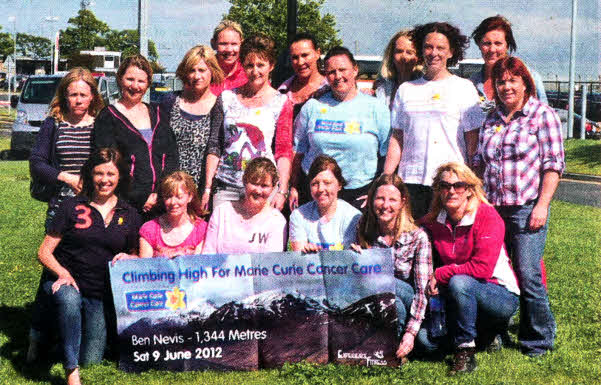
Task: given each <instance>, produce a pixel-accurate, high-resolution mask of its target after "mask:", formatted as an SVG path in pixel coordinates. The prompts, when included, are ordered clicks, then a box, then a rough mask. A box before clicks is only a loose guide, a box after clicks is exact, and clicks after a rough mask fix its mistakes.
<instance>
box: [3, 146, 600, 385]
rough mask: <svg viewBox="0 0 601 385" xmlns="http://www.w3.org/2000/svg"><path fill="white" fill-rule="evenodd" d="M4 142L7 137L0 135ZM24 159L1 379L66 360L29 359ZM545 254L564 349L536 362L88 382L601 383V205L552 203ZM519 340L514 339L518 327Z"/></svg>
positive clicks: (13, 197)
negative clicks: (451, 372)
mask: <svg viewBox="0 0 601 385" xmlns="http://www.w3.org/2000/svg"><path fill="white" fill-rule="evenodd" d="M0 143H2V141H0ZM28 183H29V181H28V170H27V163H26V162H23V161H19V162H0V213H1V215H0V276H1V277H2V279H0V384H57V383H61V381H64V380H63V379H64V372H63V369H62V367H61V365H60V364H55V365H53V366H52V367H50V368H40V367H35V366H34V367H31V366H28V365H26V364H25V363H24V357H25V351H26V347H27V332H28V324H29V319H30V311H31V303H32V301H33V297H34V294H35V290H36V288H37V284H38V280H39V276H40V272H41V268H40V266H39V264H38V263H37V262H36V250H37V247H38V245H39V243H40V241H41V240H42V237H43V231H42V227H43V220H44V214H45V206H44V204H43V203H40V202H36V201H34V200H33V199H31V198H30V197H29V195H28ZM552 206H553V207H552V216H551V225H550V226H551V227H550V235H549V238H548V240H547V249H546V253H545V260H546V263H547V269H548V272H549V277H548V280H549V291H550V298H551V306H552V309H553V311H554V313H555V317H556V319H557V324H558V337H557V349H556V350H555V351H554V352H553V353H551V354H549V355H547V356H545V357H543V358H538V359H530V358H527V357H525V356H523V355H522V354H520V353H519V351H518V350H516V349H515V348H511V347H509V348H505V349H503V350H502V351H500V352H497V353H492V354H488V353H478V355H477V359H478V364H479V367H478V370H477V371H476V372H474V373H473V374H469V375H463V376H460V377H458V378H449V377H447V375H446V372H447V370H448V364H447V363H445V362H428V361H411V362H410V363H409V364H407V365H406V366H404V367H403V368H402V370H398V369H389V368H363V367H347V366H337V365H325V366H314V365H309V364H290V365H286V366H284V367H283V368H281V369H278V370H261V371H257V372H251V373H245V372H229V373H221V372H213V371H207V372H186V373H170V372H159V371H151V372H146V373H142V374H128V373H123V372H121V371H119V370H118V369H117V363H116V362H112V361H103V363H102V364H99V365H95V366H92V367H90V368H86V369H82V371H81V372H82V380H83V383H84V384H107V385H112V384H140V385H158V384H289V383H290V384H374V385H375V384H395V383H396V384H558V385H559V384H561V385H563V384H595V383H597V384H601V280H600V279H599V277H600V276H601V258H600V256H601V209H597V208H591V207H585V206H578V205H573V204H569V203H564V202H559V201H554V202H553V205H552ZM511 331H512V337H513V338H514V339H515V334H513V333H514V332H515V330H513V329H512V330H511Z"/></svg>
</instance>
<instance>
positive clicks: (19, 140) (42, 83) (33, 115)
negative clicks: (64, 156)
mask: <svg viewBox="0 0 601 385" xmlns="http://www.w3.org/2000/svg"><path fill="white" fill-rule="evenodd" d="M63 76H65V73H59V74H55V75H34V76H31V77H30V78H29V79H27V81H26V82H25V85H24V86H23V91H22V92H21V95H20V96H19V97H18V99H15V100H11V102H12V104H13V105H14V104H15V102H16V106H15V108H16V109H17V117H16V119H15V121H14V123H13V129H12V133H11V137H10V151H11V155H12V156H13V157H18V158H22V157H26V156H28V155H29V153H30V152H31V148H32V147H33V144H34V142H35V137H36V135H37V133H38V131H40V126H41V125H42V122H43V121H44V119H46V116H47V115H48V109H49V105H50V102H51V101H52V98H53V97H54V94H55V93H56V89H57V88H58V83H59V82H60V81H61V79H62V78H63Z"/></svg>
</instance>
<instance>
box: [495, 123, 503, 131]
mask: <svg viewBox="0 0 601 385" xmlns="http://www.w3.org/2000/svg"><path fill="white" fill-rule="evenodd" d="M502 129H503V126H501V125H500V124H499V125H496V126H495V132H501V130H502Z"/></svg>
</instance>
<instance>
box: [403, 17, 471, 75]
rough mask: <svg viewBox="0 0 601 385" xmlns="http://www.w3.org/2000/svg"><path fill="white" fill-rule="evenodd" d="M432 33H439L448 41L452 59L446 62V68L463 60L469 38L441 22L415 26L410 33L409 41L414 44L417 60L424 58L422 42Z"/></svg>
mask: <svg viewBox="0 0 601 385" xmlns="http://www.w3.org/2000/svg"><path fill="white" fill-rule="evenodd" d="M432 32H438V33H441V34H443V35H445V36H446V38H447V40H449V47H450V48H451V52H452V53H453V57H451V58H450V59H449V60H448V61H447V67H450V66H454V65H455V64H457V63H458V62H459V61H460V60H463V56H464V54H465V50H466V49H467V47H469V45H470V42H469V38H468V37H467V36H465V35H462V34H461V31H460V30H459V28H457V27H455V26H453V25H451V24H449V23H441V22H434V23H428V24H422V25H417V26H415V28H413V30H412V31H411V40H412V41H413V43H414V44H415V49H416V51H417V56H418V57H419V58H422V57H423V56H424V41H425V40H426V35H428V34H429V33H432Z"/></svg>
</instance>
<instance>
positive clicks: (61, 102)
mask: <svg viewBox="0 0 601 385" xmlns="http://www.w3.org/2000/svg"><path fill="white" fill-rule="evenodd" d="M80 80H83V81H84V82H86V84H87V85H88V86H89V87H90V93H91V94H92V101H91V102H90V105H89V107H88V114H90V116H92V117H96V114H97V113H98V112H99V111H100V110H101V109H102V107H104V101H103V100H102V97H101V96H100V93H99V92H98V86H97V85H96V80H95V79H94V77H93V76H92V74H91V73H90V71H89V70H87V69H85V68H82V67H75V68H73V69H72V70H70V71H69V73H67V75H65V77H63V78H62V79H61V81H60V83H59V84H58V88H57V89H56V94H55V95H54V98H53V99H52V101H51V102H50V112H49V115H50V116H52V117H53V118H55V119H58V120H65V115H66V114H67V113H68V112H69V105H68V102H67V88H69V86H70V85H71V83H73V82H77V81H80Z"/></svg>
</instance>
